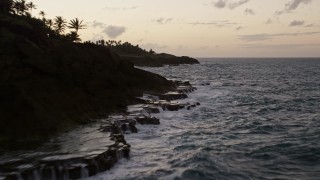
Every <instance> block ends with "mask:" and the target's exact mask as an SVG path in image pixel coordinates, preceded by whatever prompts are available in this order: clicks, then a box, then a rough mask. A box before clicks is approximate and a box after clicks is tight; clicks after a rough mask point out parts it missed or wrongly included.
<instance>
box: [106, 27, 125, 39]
mask: <svg viewBox="0 0 320 180" xmlns="http://www.w3.org/2000/svg"><path fill="white" fill-rule="evenodd" d="M125 31H126V28H125V27H124V26H113V25H110V26H107V27H106V28H105V29H104V30H103V31H102V32H103V33H105V34H107V35H108V36H109V37H110V38H116V37H118V36H121V35H122V34H123V33H124V32H125Z"/></svg>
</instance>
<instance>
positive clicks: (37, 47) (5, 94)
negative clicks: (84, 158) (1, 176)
mask: <svg viewBox="0 0 320 180" xmlns="http://www.w3.org/2000/svg"><path fill="white" fill-rule="evenodd" d="M27 4H29V5H28V6H27ZM34 8H35V6H34V5H32V6H31V5H30V3H27V2H26V1H24V0H17V1H12V0H1V1H0V27H1V28H0V147H1V148H3V147H4V145H3V142H12V143H16V142H17V141H25V140H26V139H28V140H30V139H31V140H35V139H43V138H45V137H48V136H50V135H52V134H54V133H56V132H59V131H64V130H65V129H67V128H70V127H73V126H74V125H77V124H83V123H88V122H91V121H92V119H95V118H99V117H100V118H101V117H105V116H107V115H108V113H111V112H115V111H121V110H124V109H125V108H126V105H128V104H130V103H134V102H136V101H137V99H136V98H135V97H136V96H139V95H142V93H143V92H145V91H148V92H158V93H160V92H164V91H167V90H170V89H171V88H172V84H171V82H169V81H167V80H166V79H165V78H163V77H161V76H159V75H156V74H153V73H149V72H146V71H143V70H140V69H136V68H134V66H133V64H132V63H130V62H127V61H123V60H122V59H121V58H120V57H119V55H117V54H116V53H114V52H113V51H112V50H110V47H102V46H100V45H96V44H92V43H76V42H79V41H80V38H79V35H78V31H79V30H80V29H83V28H85V26H84V25H83V22H82V21H81V20H79V19H77V18H75V19H73V20H71V21H70V23H67V21H66V20H65V19H64V18H62V17H59V16H58V17H56V18H55V19H53V20H51V19H48V18H46V14H45V13H44V12H41V13H40V14H41V15H40V17H39V18H36V17H32V16H31V10H32V9H34ZM68 26H69V28H72V29H73V30H72V31H71V32H70V33H66V34H64V32H65V30H66V27H68ZM1 148H0V151H1Z"/></svg>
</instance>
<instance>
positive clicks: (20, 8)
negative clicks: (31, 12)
mask: <svg viewBox="0 0 320 180" xmlns="http://www.w3.org/2000/svg"><path fill="white" fill-rule="evenodd" d="M12 8H13V10H14V11H15V13H16V14H18V15H25V14H26V11H27V10H28V6H27V5H26V1H25V0H18V1H13V6H12Z"/></svg>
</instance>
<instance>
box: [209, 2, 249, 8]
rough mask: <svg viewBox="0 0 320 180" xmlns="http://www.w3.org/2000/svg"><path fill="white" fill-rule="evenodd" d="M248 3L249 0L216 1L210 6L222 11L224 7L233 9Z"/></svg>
mask: <svg viewBox="0 0 320 180" xmlns="http://www.w3.org/2000/svg"><path fill="white" fill-rule="evenodd" d="M249 1H250V0H217V1H213V2H211V5H213V6H214V7H216V8H219V9H223V8H225V7H228V8H229V9H235V8H237V7H239V6H241V5H243V4H246V3H247V2H249Z"/></svg>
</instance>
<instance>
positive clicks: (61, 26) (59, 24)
mask: <svg viewBox="0 0 320 180" xmlns="http://www.w3.org/2000/svg"><path fill="white" fill-rule="evenodd" d="M53 25H54V28H55V30H56V32H57V33H58V34H61V33H63V32H64V30H65V29H66V25H67V22H66V20H65V19H64V18H63V17H61V16H56V18H55V19H54V23H53Z"/></svg>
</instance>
